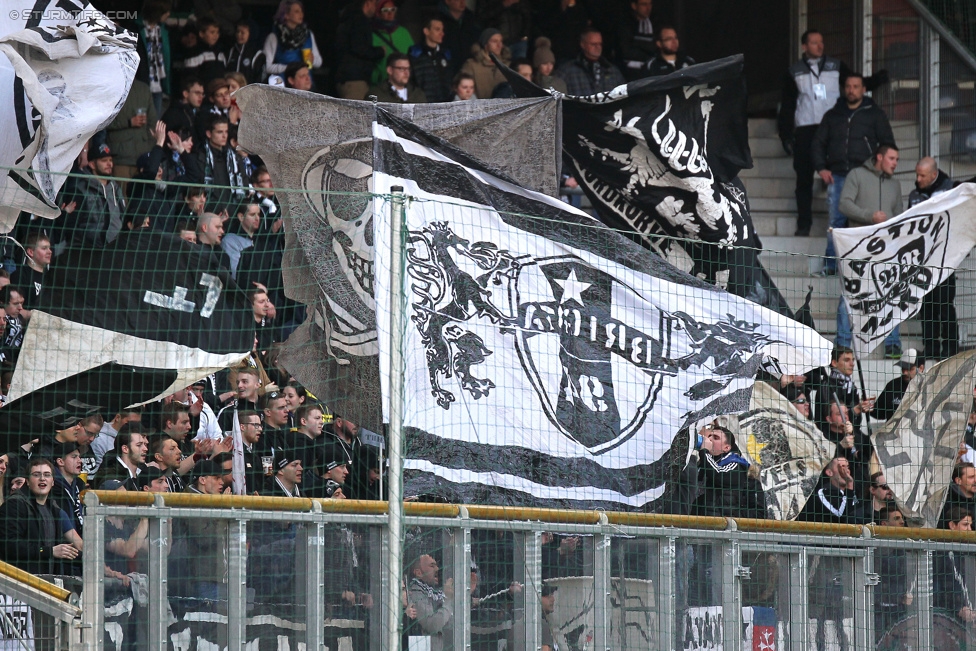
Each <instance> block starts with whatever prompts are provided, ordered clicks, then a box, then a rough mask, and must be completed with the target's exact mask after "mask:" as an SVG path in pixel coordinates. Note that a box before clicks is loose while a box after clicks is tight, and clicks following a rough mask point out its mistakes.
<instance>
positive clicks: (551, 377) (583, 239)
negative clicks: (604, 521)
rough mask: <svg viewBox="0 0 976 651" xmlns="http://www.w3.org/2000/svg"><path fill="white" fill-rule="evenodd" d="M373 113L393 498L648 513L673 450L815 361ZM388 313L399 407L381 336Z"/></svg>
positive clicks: (597, 227)
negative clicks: (394, 457) (765, 375)
mask: <svg viewBox="0 0 976 651" xmlns="http://www.w3.org/2000/svg"><path fill="white" fill-rule="evenodd" d="M378 115H379V117H378V119H377V122H376V123H375V124H374V151H373V164H374V176H373V182H374V189H375V191H376V193H377V194H378V195H388V194H389V193H390V192H391V188H392V187H394V186H403V187H404V188H405V192H406V195H407V196H408V197H409V199H408V202H407V204H408V207H407V210H406V228H407V230H408V234H407V235H406V238H407V239H406V247H405V248H406V262H405V264H406V268H405V275H404V284H403V287H391V285H390V275H389V274H390V264H391V258H390V255H391V254H390V247H389V245H388V243H389V242H390V241H391V239H390V238H391V233H390V228H391V226H390V205H389V202H388V201H387V202H383V201H375V202H374V204H375V206H376V208H375V210H374V214H373V219H374V228H375V241H376V242H377V247H376V274H375V278H376V286H375V287H376V304H377V324H378V329H379V332H380V337H379V342H380V368H381V374H380V375H381V378H382V380H383V381H384V382H385V384H384V386H383V395H384V408H385V409H386V410H387V411H386V412H385V413H386V414H387V415H388V407H389V401H390V400H391V399H394V398H395V399H397V400H400V399H402V401H403V402H402V404H403V405H404V409H405V412H404V413H405V418H404V425H405V428H406V430H405V440H406V450H405V466H404V467H405V480H404V481H405V483H404V490H405V494H408V495H409V494H426V495H433V496H438V497H444V498H447V499H452V500H473V501H477V502H482V503H483V502H489V503H507V504H523V505H532V504H536V505H549V506H553V505H560V504H562V505H576V506H582V505H613V506H614V508H627V507H630V508H639V507H646V506H647V505H648V504H649V503H651V502H653V501H655V500H657V499H658V498H660V497H661V496H662V495H663V494H664V493H665V490H666V489H667V484H668V481H669V478H670V476H671V472H672V469H673V468H674V467H675V461H676V459H675V458H674V456H675V455H677V456H680V459H679V460H677V461H679V463H677V467H679V468H680V467H681V466H683V465H684V460H685V459H684V457H685V455H686V454H687V453H688V451H689V445H688V443H687V440H688V438H689V437H687V436H685V437H684V439H676V438H675V437H676V435H677V433H678V432H679V431H682V430H683V429H686V428H688V427H690V426H692V425H693V424H694V423H695V422H696V421H698V420H700V419H701V418H705V417H708V416H711V415H716V414H721V413H736V412H739V411H745V410H746V409H748V407H749V398H750V393H751V388H752V384H753V381H754V377H755V375H756V372H757V371H758V370H759V368H760V366H761V365H766V364H768V363H773V364H775V365H777V366H779V368H780V370H782V371H783V372H786V373H790V374H796V373H802V372H803V371H804V370H805V369H809V368H812V367H815V366H821V365H824V364H826V363H827V361H828V360H829V354H830V349H831V344H830V343H829V342H828V341H826V340H825V339H823V338H822V337H820V336H819V335H818V334H817V333H816V332H814V331H813V330H811V329H809V328H806V327H805V326H801V325H799V324H797V323H796V322H795V321H793V320H791V319H789V318H787V317H784V316H782V315H779V314H776V313H774V312H773V311H771V310H768V309H766V308H763V307H760V306H758V305H756V304H755V303H752V302H750V301H747V300H745V299H742V298H738V297H735V296H732V295H731V294H728V293H727V292H725V291H722V290H719V289H717V288H715V287H714V286H711V285H708V284H706V283H704V282H702V281H700V280H698V279H696V278H693V277H691V276H688V275H686V274H684V273H682V272H681V271H679V270H677V269H675V268H674V267H671V266H670V265H668V264H667V263H666V262H664V261H663V260H661V259H660V258H658V257H656V256H654V255H653V254H651V253H650V252H649V251H647V250H646V249H644V248H642V247H640V246H638V245H637V244H635V243H633V242H631V241H630V240H628V239H627V238H625V237H623V236H621V235H619V234H618V233H616V232H614V231H611V230H609V229H607V228H606V227H605V226H603V225H601V224H600V223H599V222H597V221H596V220H594V219H592V218H590V217H588V216H587V215H585V214H584V213H581V212H579V211H576V210H574V209H572V208H570V207H569V206H567V205H566V204H564V203H561V202H559V201H557V200H555V199H552V198H551V197H548V196H545V195H542V194H538V193H535V192H531V191H528V190H525V189H523V188H520V187H518V186H517V185H515V184H514V183H513V182H511V181H509V180H507V179H505V178H503V177H502V176H501V175H500V174H498V173H495V172H493V171H492V170H490V169H488V168H487V167H485V166H484V165H483V164H481V163H479V162H477V161H475V160H473V159H471V158H470V157H468V156H467V155H466V154H464V153H463V152H460V151H459V150H457V149H455V148H453V147H451V146H450V145H448V144H447V143H445V142H443V141H441V140H439V139H437V138H435V137H433V136H430V135H429V134H427V133H425V132H424V131H422V130H421V129H419V128H418V127H415V126H413V125H411V124H409V123H406V122H404V121H402V120H399V119H397V118H394V117H393V116H390V115H388V114H386V113H384V112H383V111H382V110H379V112H378ZM528 215H533V216H534V217H529V216H528ZM392 236H395V235H392ZM401 296H404V297H406V317H405V320H404V322H403V323H402V324H401V325H400V327H402V328H405V332H404V340H403V349H402V353H403V355H404V356H405V359H404V365H405V369H406V374H405V378H404V380H403V382H404V386H403V393H402V394H400V393H399V392H398V390H397V388H395V387H392V386H391V383H390V381H389V368H390V355H391V352H392V351H391V345H390V342H391V333H390V332H389V327H388V324H389V315H390V312H389V310H390V305H391V301H392V300H401Z"/></svg>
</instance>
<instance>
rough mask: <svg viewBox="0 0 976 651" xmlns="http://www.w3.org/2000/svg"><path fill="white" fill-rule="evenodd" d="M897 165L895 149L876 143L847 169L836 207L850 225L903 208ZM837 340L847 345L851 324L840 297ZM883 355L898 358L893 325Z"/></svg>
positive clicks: (898, 343)
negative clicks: (860, 161) (855, 165)
mask: <svg viewBox="0 0 976 651" xmlns="http://www.w3.org/2000/svg"><path fill="white" fill-rule="evenodd" d="M897 167H898V148H897V147H896V146H894V145H884V144H883V145H880V146H879V147H878V148H877V150H876V151H875V153H874V158H872V159H870V160H866V161H864V164H863V165H861V166H860V167H858V168H856V169H854V170H851V173H850V174H848V175H847V180H846V181H845V183H844V189H843V190H842V191H841V194H840V203H839V209H840V212H841V213H842V214H843V215H844V216H845V217H847V220H848V223H849V224H850V225H851V226H852V227H856V226H864V225H866V224H880V223H882V222H884V221H887V220H889V219H891V218H892V217H894V216H895V215H898V214H900V213H901V212H902V210H903V209H904V206H905V204H904V202H903V201H902V198H901V185H900V184H899V183H898V181H896V180H895V179H893V178H892V176H893V175H894V173H895V169H896V168H897ZM837 343H838V344H840V345H844V346H850V345H851V323H850V318H849V316H848V314H847V310H846V309H844V303H843V299H841V303H840V306H839V308H838V310H837ZM885 356H886V357H893V358H895V359H897V358H899V357H901V335H900V334H899V332H898V328H897V327H896V328H895V329H894V330H892V331H891V334H890V335H888V337H887V338H886V339H885Z"/></svg>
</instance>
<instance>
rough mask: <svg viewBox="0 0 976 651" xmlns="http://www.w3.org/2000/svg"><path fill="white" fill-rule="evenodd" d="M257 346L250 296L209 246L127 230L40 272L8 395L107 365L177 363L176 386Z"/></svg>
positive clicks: (15, 395)
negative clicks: (40, 290) (34, 303)
mask: <svg viewBox="0 0 976 651" xmlns="http://www.w3.org/2000/svg"><path fill="white" fill-rule="evenodd" d="M253 345H254V320H253V317H252V315H251V307H250V303H249V302H248V300H247V296H246V295H245V293H244V292H243V291H242V290H241V289H240V288H238V286H237V284H236V283H235V282H234V281H233V279H232V278H231V277H230V272H229V271H228V270H227V269H226V268H224V267H221V265H220V262H219V258H218V257H217V256H216V255H214V254H213V252H212V251H211V250H210V249H209V247H205V246H202V245H197V244H190V243H188V242H185V241H183V240H181V239H180V238H179V237H177V236H175V235H166V234H162V233H155V232H151V231H142V230H137V231H131V232H123V233H122V234H120V235H119V237H118V238H117V239H116V240H115V241H114V242H113V243H112V244H110V245H108V246H106V247H105V248H103V249H100V250H94V251H83V252H77V253H72V254H69V255H67V256H63V257H62V258H59V259H58V264H57V265H54V266H53V267H52V268H51V270H50V271H48V272H47V273H46V274H45V277H44V291H43V293H42V294H41V297H40V299H39V302H38V305H37V307H36V309H34V310H33V314H32V316H31V320H30V324H29V326H28V328H27V334H26V335H25V336H24V344H23V348H22V350H21V354H20V357H19V359H18V361H17V368H16V371H15V372H14V378H13V384H12V386H11V395H10V398H11V399H16V398H18V397H20V396H23V395H25V394H28V393H30V392H32V391H34V390H35V389H38V388H41V387H44V386H47V385H50V384H53V383H55V382H57V381H59V380H62V379H64V378H67V377H70V376H73V375H77V374H78V373H81V372H83V371H86V370H88V369H91V368H95V367H97V366H101V365H103V364H106V363H109V362H115V363H117V364H122V365H125V366H130V367H136V368H149V369H159V370H162V369H174V370H176V371H177V375H176V377H175V379H174V381H173V383H172V389H171V391H170V392H172V391H175V390H176V389H179V388H182V387H185V386H187V385H189V384H190V383H191V382H193V381H194V380H196V379H199V378H201V377H204V376H205V375H207V374H209V373H213V372H215V371H217V370H220V369H222V368H225V367H227V366H230V365H232V364H235V363H237V362H239V361H240V360H241V359H243V358H244V357H245V356H247V354H248V353H249V352H250V350H251V348H252V347H253ZM161 393H165V391H162V392H161ZM155 397H156V395H155V394H154V395H146V396H144V397H143V399H142V400H141V401H140V402H146V401H149V400H152V399H154V398H155Z"/></svg>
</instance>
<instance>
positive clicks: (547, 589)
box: [542, 584, 559, 597]
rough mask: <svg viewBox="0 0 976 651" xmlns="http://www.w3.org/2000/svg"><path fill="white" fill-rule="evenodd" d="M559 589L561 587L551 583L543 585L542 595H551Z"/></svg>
mask: <svg viewBox="0 0 976 651" xmlns="http://www.w3.org/2000/svg"><path fill="white" fill-rule="evenodd" d="M558 589H559V588H558V587H556V586H554V585H549V584H546V585H543V586H542V596H543V597H548V596H549V595H551V594H553V593H554V592H556V590H558Z"/></svg>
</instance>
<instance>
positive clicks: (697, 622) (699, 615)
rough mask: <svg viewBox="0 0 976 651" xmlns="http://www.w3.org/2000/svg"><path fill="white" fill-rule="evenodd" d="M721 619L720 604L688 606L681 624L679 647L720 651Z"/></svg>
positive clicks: (721, 639)
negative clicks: (698, 606)
mask: <svg viewBox="0 0 976 651" xmlns="http://www.w3.org/2000/svg"><path fill="white" fill-rule="evenodd" d="M723 621H724V620H723V618H722V607H721V606H704V607H701V608H689V609H688V610H687V611H685V620H684V623H683V624H682V628H683V629H684V632H683V633H682V634H681V648H682V649H708V651H721V650H722V641H723V638H722V635H723V634H722V626H723Z"/></svg>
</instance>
